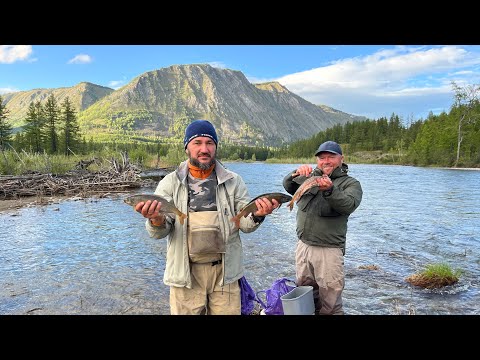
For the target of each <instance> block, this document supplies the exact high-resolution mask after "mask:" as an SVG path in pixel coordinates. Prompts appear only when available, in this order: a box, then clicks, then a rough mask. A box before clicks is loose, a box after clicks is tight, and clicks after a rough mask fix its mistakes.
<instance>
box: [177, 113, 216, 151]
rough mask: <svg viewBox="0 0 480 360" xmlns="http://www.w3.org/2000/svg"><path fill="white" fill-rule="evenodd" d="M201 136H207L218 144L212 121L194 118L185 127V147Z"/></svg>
mask: <svg viewBox="0 0 480 360" xmlns="http://www.w3.org/2000/svg"><path fill="white" fill-rule="evenodd" d="M199 136H206V137H209V138H210V139H212V140H213V141H215V145H218V138H217V133H216V132H215V128H214V127H213V125H212V123H211V122H210V121H207V120H194V121H193V122H192V123H190V125H188V126H187V128H186V129H185V138H184V139H183V145H185V149H186V148H187V145H188V143H189V142H190V141H192V140H193V139H195V138H196V137H199Z"/></svg>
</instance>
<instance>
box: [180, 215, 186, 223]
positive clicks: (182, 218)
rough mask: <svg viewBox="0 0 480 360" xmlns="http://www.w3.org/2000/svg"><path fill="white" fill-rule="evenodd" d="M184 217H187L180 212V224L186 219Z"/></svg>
mask: <svg viewBox="0 0 480 360" xmlns="http://www.w3.org/2000/svg"><path fill="white" fill-rule="evenodd" d="M186 218H187V215H185V214H184V213H182V214H181V215H180V224H182V225H183V223H184V222H185V219H186Z"/></svg>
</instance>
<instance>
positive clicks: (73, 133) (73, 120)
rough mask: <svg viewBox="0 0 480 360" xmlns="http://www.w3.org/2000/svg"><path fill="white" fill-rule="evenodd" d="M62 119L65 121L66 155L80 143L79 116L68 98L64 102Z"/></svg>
mask: <svg viewBox="0 0 480 360" xmlns="http://www.w3.org/2000/svg"><path fill="white" fill-rule="evenodd" d="M61 107H62V114H61V120H62V122H63V142H64V145H65V148H64V151H65V155H67V156H69V155H70V154H71V151H73V150H75V149H76V147H77V146H78V144H79V135H80V128H79V126H78V123H77V116H76V114H75V108H74V107H73V104H72V102H71V101H70V99H69V98H68V96H67V97H66V98H65V100H64V101H63V102H62V105H61Z"/></svg>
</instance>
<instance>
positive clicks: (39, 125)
mask: <svg viewBox="0 0 480 360" xmlns="http://www.w3.org/2000/svg"><path fill="white" fill-rule="evenodd" d="M25 123H26V124H25V126H24V133H25V143H27V144H29V145H30V146H31V149H32V151H33V152H34V153H40V152H42V151H43V150H44V144H45V135H44V129H45V116H44V111H43V106H42V104H41V103H40V101H37V102H36V103H34V102H31V103H30V105H29V106H28V111H27V117H26V118H25Z"/></svg>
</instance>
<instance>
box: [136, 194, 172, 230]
mask: <svg viewBox="0 0 480 360" xmlns="http://www.w3.org/2000/svg"><path fill="white" fill-rule="evenodd" d="M161 208H162V203H161V202H159V201H157V200H153V201H152V200H147V201H146V202H143V201H142V202H139V203H138V204H137V205H135V211H137V212H139V213H140V214H142V215H143V217H145V218H147V219H150V221H151V223H152V224H153V225H155V226H162V225H163V223H164V222H165V215H163V214H161V213H160V209H161Z"/></svg>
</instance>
